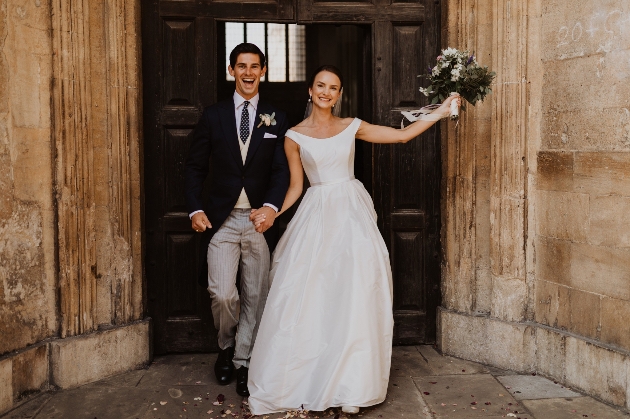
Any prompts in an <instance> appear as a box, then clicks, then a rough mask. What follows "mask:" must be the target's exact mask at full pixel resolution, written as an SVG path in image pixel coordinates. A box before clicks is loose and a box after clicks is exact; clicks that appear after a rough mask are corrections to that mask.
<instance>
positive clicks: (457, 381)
mask: <svg viewBox="0 0 630 419" xmlns="http://www.w3.org/2000/svg"><path fill="white" fill-rule="evenodd" d="M414 381H415V383H416V386H417V387H418V390H420V393H421V394H422V396H423V398H424V400H425V401H426V402H427V405H428V406H429V409H430V410H431V412H432V414H433V415H434V417H435V418H450V419H469V418H480V417H483V418H485V417H492V416H497V417H504V416H506V415H507V414H508V413H515V414H516V413H518V415H517V416H518V417H520V418H521V419H531V418H532V415H530V414H529V413H528V412H526V411H525V409H524V408H523V406H522V405H520V403H519V402H518V401H516V399H514V398H513V397H512V396H511V395H510V393H508V392H507V390H506V389H505V387H503V386H502V385H501V383H499V382H498V381H497V380H496V379H495V378H494V377H493V376H492V375H490V374H475V375H461V374H460V375H442V376H432V377H419V378H414Z"/></svg>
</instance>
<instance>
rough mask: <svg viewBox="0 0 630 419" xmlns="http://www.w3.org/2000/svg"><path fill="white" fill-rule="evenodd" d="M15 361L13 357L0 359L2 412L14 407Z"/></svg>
mask: <svg viewBox="0 0 630 419" xmlns="http://www.w3.org/2000/svg"><path fill="white" fill-rule="evenodd" d="M12 382H13V362H12V359H11V358H7V359H2V360H0V413H2V412H6V411H7V410H9V409H10V408H11V407H13V386H12Z"/></svg>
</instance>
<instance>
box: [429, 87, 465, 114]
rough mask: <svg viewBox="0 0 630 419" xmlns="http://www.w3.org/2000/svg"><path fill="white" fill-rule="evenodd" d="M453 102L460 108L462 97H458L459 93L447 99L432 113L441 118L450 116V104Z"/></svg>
mask: <svg viewBox="0 0 630 419" xmlns="http://www.w3.org/2000/svg"><path fill="white" fill-rule="evenodd" d="M454 100H456V101H457V106H462V97H461V96H460V95H459V93H457V94H454V95H453V96H449V97H447V98H446V100H445V101H444V102H442V104H441V105H440V107H439V108H437V109H436V110H434V111H433V112H432V113H437V114H439V115H442V117H443V118H445V117H447V116H449V115H450V114H451V102H452V101H454Z"/></svg>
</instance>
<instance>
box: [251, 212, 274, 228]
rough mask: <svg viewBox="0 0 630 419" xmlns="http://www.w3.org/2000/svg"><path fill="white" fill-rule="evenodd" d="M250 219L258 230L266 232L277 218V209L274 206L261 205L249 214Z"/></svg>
mask: <svg viewBox="0 0 630 419" xmlns="http://www.w3.org/2000/svg"><path fill="white" fill-rule="evenodd" d="M249 219H250V221H251V222H252V223H254V227H255V229H256V231H257V232H259V233H264V232H265V231H267V230H269V229H270V228H271V226H272V225H273V222H274V221H275V219H276V211H274V209H273V208H269V207H261V208H258V209H257V210H255V209H253V210H252V212H251V213H250V214H249Z"/></svg>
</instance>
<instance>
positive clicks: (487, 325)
mask: <svg viewBox="0 0 630 419" xmlns="http://www.w3.org/2000/svg"><path fill="white" fill-rule="evenodd" d="M439 313H440V315H439V321H440V332H441V335H440V336H439V341H438V346H439V348H440V350H441V351H442V352H443V353H445V354H448V355H454V356H457V357H460V358H464V359H468V360H471V361H475V362H480V363H484V364H491V365H493V366H496V367H499V368H509V369H514V370H517V371H533V368H534V365H535V359H536V356H535V349H536V348H535V329H533V328H530V327H528V326H526V325H522V324H517V323H507V322H502V321H498V320H494V319H491V318H488V317H480V316H466V315H460V314H457V313H454V312H451V311H446V310H440V311H439Z"/></svg>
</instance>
